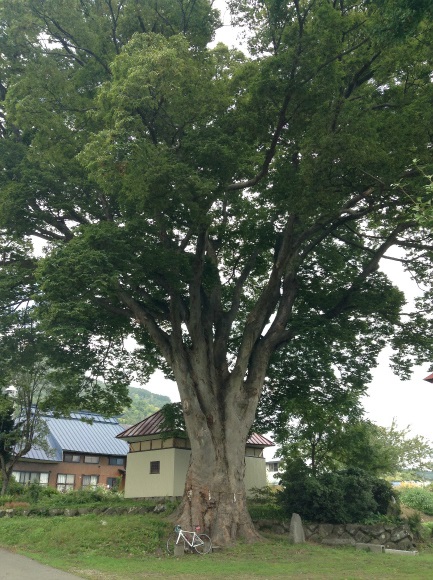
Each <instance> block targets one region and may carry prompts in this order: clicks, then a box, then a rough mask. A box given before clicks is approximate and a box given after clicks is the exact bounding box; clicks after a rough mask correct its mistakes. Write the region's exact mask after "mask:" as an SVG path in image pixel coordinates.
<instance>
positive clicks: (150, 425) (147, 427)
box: [116, 411, 274, 447]
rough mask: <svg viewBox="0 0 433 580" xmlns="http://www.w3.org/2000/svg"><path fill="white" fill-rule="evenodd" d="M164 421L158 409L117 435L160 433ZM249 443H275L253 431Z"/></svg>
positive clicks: (265, 444) (265, 445) (260, 444)
mask: <svg viewBox="0 0 433 580" xmlns="http://www.w3.org/2000/svg"><path fill="white" fill-rule="evenodd" d="M162 421H163V416H162V413H161V411H157V412H156V413H153V415H150V416H149V417H146V419H143V421H140V422H139V423H136V424H135V425H132V427H129V428H128V429H125V430H124V431H122V433H119V434H118V435H116V437H117V438H118V439H132V438H134V437H143V436H145V435H158V434H159V433H162V432H163V430H162V428H161V423H162ZM247 445H259V446H261V447H272V446H273V445H274V443H273V442H272V441H270V440H269V439H267V438H266V437H263V435H259V434H258V433H253V434H252V435H250V437H249V438H248V439H247Z"/></svg>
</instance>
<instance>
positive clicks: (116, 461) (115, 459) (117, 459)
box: [108, 457, 125, 465]
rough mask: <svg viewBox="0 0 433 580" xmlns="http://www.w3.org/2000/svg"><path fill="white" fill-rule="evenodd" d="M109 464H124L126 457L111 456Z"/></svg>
mask: <svg viewBox="0 0 433 580" xmlns="http://www.w3.org/2000/svg"><path fill="white" fill-rule="evenodd" d="M108 464H109V465H124V464H125V458H124V457H109V458H108Z"/></svg>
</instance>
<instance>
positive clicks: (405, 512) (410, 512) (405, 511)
mask: <svg viewBox="0 0 433 580" xmlns="http://www.w3.org/2000/svg"><path fill="white" fill-rule="evenodd" d="M417 514H418V515H419V516H420V517H421V522H422V523H426V522H433V516H428V515H427V514H423V513H422V512H419V511H418V510H414V509H413V508H410V507H407V506H405V505H402V506H401V515H402V516H403V517H404V518H409V517H411V516H414V515H417Z"/></svg>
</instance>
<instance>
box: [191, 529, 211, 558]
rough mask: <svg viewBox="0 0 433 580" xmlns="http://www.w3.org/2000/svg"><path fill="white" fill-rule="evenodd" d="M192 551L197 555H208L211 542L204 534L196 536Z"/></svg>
mask: <svg viewBox="0 0 433 580" xmlns="http://www.w3.org/2000/svg"><path fill="white" fill-rule="evenodd" d="M195 541H196V543H194V549H195V551H196V552H197V554H208V553H209V552H210V551H211V550H212V542H211V541H210V538H209V536H207V535H206V534H197V538H196V540H195Z"/></svg>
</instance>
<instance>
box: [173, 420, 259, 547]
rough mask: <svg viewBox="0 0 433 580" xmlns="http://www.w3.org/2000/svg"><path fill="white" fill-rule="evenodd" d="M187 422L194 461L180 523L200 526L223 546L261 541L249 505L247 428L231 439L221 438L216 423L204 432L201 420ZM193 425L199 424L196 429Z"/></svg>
mask: <svg viewBox="0 0 433 580" xmlns="http://www.w3.org/2000/svg"><path fill="white" fill-rule="evenodd" d="M188 423H189V425H190V427H189V429H188V432H189V435H190V440H191V462H190V465H189V469H188V473H187V477H186V483H185V491H184V495H183V499H182V504H181V506H180V511H179V523H180V524H181V525H182V527H183V528H184V529H185V528H186V529H191V530H192V529H194V526H197V525H200V527H201V529H202V530H203V531H204V532H205V533H207V534H208V535H209V536H210V537H211V539H212V542H213V543H214V544H216V545H220V546H223V545H230V544H233V543H234V542H235V541H236V539H237V538H244V539H246V540H247V541H256V540H258V539H259V537H260V536H259V534H258V533H257V532H256V530H255V528H254V525H253V523H252V520H251V517H250V515H249V513H248V509H247V504H246V490H245V484H244V475H245V442H246V435H245V434H244V435H242V433H241V431H245V429H238V430H236V431H233V432H232V435H231V437H226V436H225V435H222V436H221V437H218V436H217V435H216V433H217V432H218V431H221V426H216V425H215V423H213V424H212V425H211V426H209V427H208V428H207V429H206V428H205V429H202V428H201V426H200V423H201V421H200V420H194V419H192V418H191V417H189V418H188ZM191 423H195V424H196V427H195V429H194V428H193V427H191ZM240 427H241V426H240ZM222 431H223V432H224V429H223V430H222ZM192 432H193V433H192Z"/></svg>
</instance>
